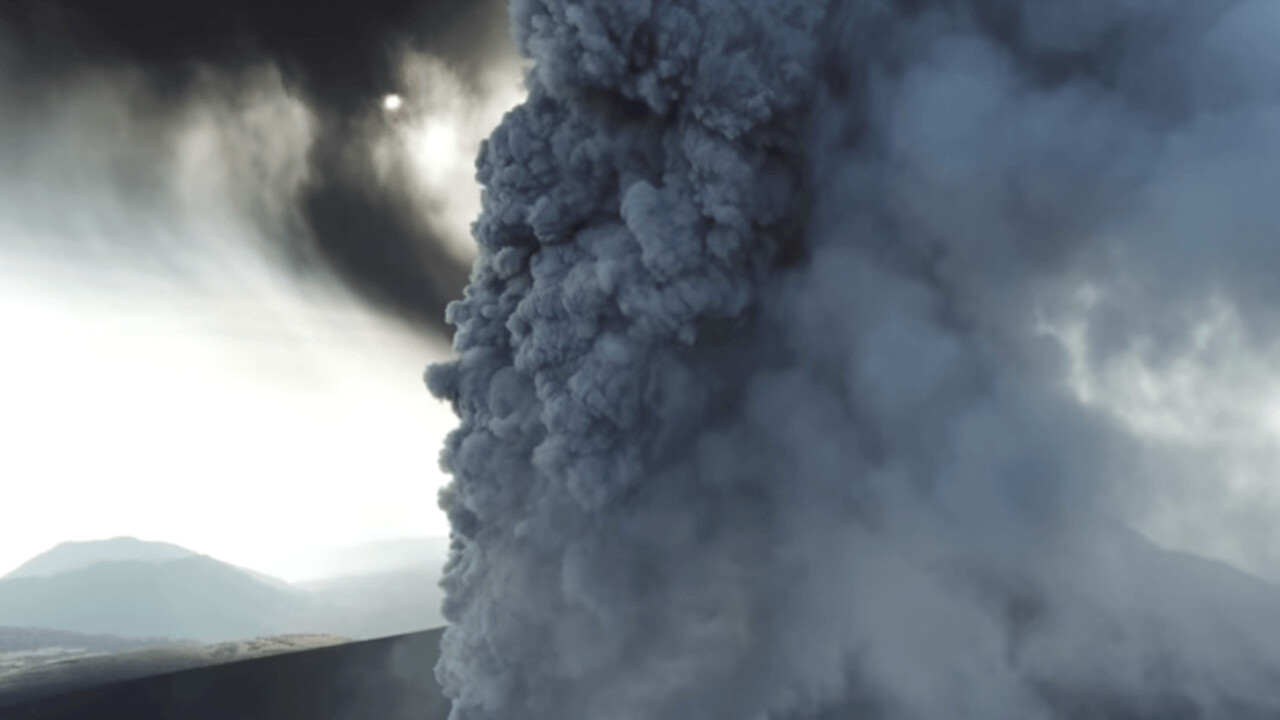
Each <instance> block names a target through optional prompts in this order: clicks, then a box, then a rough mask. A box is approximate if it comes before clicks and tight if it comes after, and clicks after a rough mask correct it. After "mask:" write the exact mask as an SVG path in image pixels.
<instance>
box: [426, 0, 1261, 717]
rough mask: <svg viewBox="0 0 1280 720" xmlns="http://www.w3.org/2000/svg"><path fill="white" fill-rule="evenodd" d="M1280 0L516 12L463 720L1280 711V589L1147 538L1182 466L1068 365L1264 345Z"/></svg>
mask: <svg viewBox="0 0 1280 720" xmlns="http://www.w3.org/2000/svg"><path fill="white" fill-rule="evenodd" d="M1260 7H1261V6H1256V4H1255V3H1239V2H1229V1H1227V0H1223V1H1222V2H1210V3H1197V4H1194V5H1192V4H1190V3H1140V2H1122V3H1104V2H1087V3H1073V4H1066V3H1054V2H1049V1H1048V0H1045V1H1043V2H1041V1H1038V0H1028V1H1027V2H997V1H992V2H976V1H975V2H944V1H941V0H940V1H938V2H927V1H926V2H898V3H891V2H871V1H867V2H849V3H814V2H802V1H799V0H797V1H795V2H789V1H787V0H776V1H774V2H753V3H733V4H730V3H715V2H710V1H708V2H693V1H688V2H677V1H675V0H672V1H671V2H658V1H654V2H647V1H641V0H636V1H634V2H613V3H603V2H588V1H582V2H572V1H571V0H563V1H553V0H527V1H522V2H516V3H514V4H513V8H512V17H513V22H514V25H515V28H516V33H517V39H518V42H519V45H520V47H521V49H522V50H523V51H524V52H525V53H526V54H527V55H529V56H530V57H531V58H532V61H533V63H534V64H533V67H532V69H531V70H530V73H529V76H528V81H527V82H528V84H529V89H530V97H529V100H528V101H527V102H526V103H525V104H524V105H523V106H521V107H520V108H518V109H517V110H515V111H514V112H512V113H511V114H510V115H508V117H507V118H506V119H505V120H504V122H503V123H502V125H501V126H500V127H499V128H498V129H497V130H496V131H495V132H494V134H493V136H492V137H491V138H490V140H489V141H488V143H487V145H486V147H485V149H484V150H483V152H482V157H481V164H480V179H481V181H482V183H483V184H484V185H485V188H486V189H485V197H484V211H483V213H482V215H481V217H480V219H479V221H478V223H477V226H476V232H477V238H478V241H479V244H480V248H481V250H480V256H479V259H478V261H477V264H476V266H475V269H474V271H473V275H472V279H471V284H470V286H469V287H468V289H467V291H466V299H465V300H463V301H461V302H459V303H456V304H454V305H452V306H451V307H450V311H449V313H450V314H449V317H450V321H451V322H453V323H455V324H456V325H457V327H458V331H457V336H456V344H455V347H456V350H457V351H458V354H459V359H458V361H457V362H455V363H451V364H447V365H442V366H437V367H435V368H433V369H432V370H431V371H430V372H429V373H428V383H429V385H430V387H431V389H432V391H433V392H434V393H436V394H437V395H439V396H441V397H445V398H448V399H450V400H451V401H452V402H453V403H454V406H455V408H456V409H457V411H458V413H459V415H460V417H461V420H462V425H461V428H460V429H459V430H458V431H457V432H456V433H455V434H454V435H453V436H452V437H451V438H450V440H449V442H448V444H447V447H446V449H445V452H444V455H443V463H444V465H445V466H446V468H448V469H449V470H450V471H451V472H452V473H453V474H454V482H453V484H452V485H451V486H450V487H449V489H448V490H446V491H445V493H444V494H443V495H442V499H441V502H442V506H443V507H444V508H445V509H446V510H447V511H448V512H449V514H450V516H451V518H452V520H453V523H454V531H455V550H454V554H453V558H452V560H451V561H450V567H449V570H448V573H447V577H446V580H445V588H446V590H447V592H448V600H447V601H446V614H447V615H448V617H449V618H450V619H451V620H452V622H453V625H452V626H451V627H450V629H449V630H448V632H447V634H446V639H445V649H444V655H443V658H442V661H441V664H440V665H439V666H438V667H437V674H438V677H439V678H440V679H441V681H442V683H443V684H444V686H445V688H446V691H447V692H448V693H449V695H450V696H451V697H452V698H453V700H454V710H453V713H454V714H453V717H454V718H455V720H472V719H479V718H490V717H493V718H499V717H523V718H553V717H554V718H594V717H604V716H608V717H617V718H637V719H638V718H659V717H679V718H720V717H749V718H820V717H840V716H843V713H850V714H852V713H854V712H856V713H861V715H852V716H866V717H889V718H932V717H964V718H992V717H1019V718H1024V717H1035V718H1048V717H1076V716H1080V715H1079V714H1080V713H1083V712H1090V710H1089V708H1093V709H1094V711H1096V712H1097V713H1101V714H1102V715H1105V716H1107V717H1146V716H1164V715H1168V714H1174V713H1181V712H1185V713H1192V714H1199V715H1200V716H1213V717H1217V716H1246V715H1247V714H1248V713H1254V714H1255V715H1256V716H1258V717H1265V716H1271V715H1274V714H1276V713H1277V712H1280V696H1277V692H1276V689H1275V687H1276V686H1275V683H1274V676H1275V672H1276V668H1277V667H1278V665H1277V663H1278V662H1280V637H1277V636H1276V634H1275V633H1274V632H1273V631H1271V630H1270V629H1267V628H1269V627H1270V623H1268V621H1267V620H1266V619H1265V618H1267V617H1270V616H1271V615H1273V614H1274V613H1275V612H1276V611H1277V608H1278V607H1280V603H1278V601H1277V600H1276V599H1275V597H1276V596H1275V592H1274V590H1272V589H1268V588H1266V586H1264V585H1260V584H1257V583H1255V582H1254V581H1252V580H1250V579H1249V578H1247V577H1245V576H1243V575H1239V574H1235V573H1233V572H1232V571H1230V570H1227V569H1225V568H1223V567H1219V566H1216V565H1213V564H1212V563H1207V561H1204V562H1203V563H1202V562H1200V561H1194V560H1191V559H1187V558H1182V557H1180V556H1176V555H1171V554H1169V553H1167V552H1165V551H1163V550H1160V549H1158V548H1156V547H1154V546H1152V545H1150V544H1148V543H1147V541H1145V540H1143V539H1142V538H1140V537H1138V536H1136V535H1134V534H1132V533H1130V532H1129V531H1128V530H1126V529H1124V525H1125V524H1126V523H1131V522H1134V521H1135V518H1136V517H1138V516H1140V515H1141V514H1142V513H1143V512H1144V510H1145V509H1147V508H1144V507H1143V506H1144V504H1146V503H1148V502H1150V501H1151V500H1152V499H1153V497H1154V495H1153V494H1152V493H1150V492H1148V491H1147V490H1144V487H1146V488H1149V487H1150V485H1149V483H1151V482H1153V481H1158V478H1159V476H1160V474H1161V473H1162V472H1165V471H1166V470H1167V467H1163V463H1164V461H1157V462H1151V457H1152V456H1151V454H1150V446H1149V444H1148V439H1146V438H1144V437H1143V436H1142V433H1141V432H1140V431H1139V429H1137V428H1135V427H1133V426H1132V424H1131V423H1128V422H1127V421H1126V420H1125V418H1124V416H1123V415H1124V413H1122V412H1119V411H1118V410H1116V409H1115V408H1108V407H1105V406H1103V405H1100V404H1099V403H1098V402H1092V401H1089V399H1088V398H1086V397H1083V396H1082V394H1081V392H1079V390H1080V388H1079V387H1075V386H1073V385H1072V375H1071V373H1072V372H1073V368H1074V369H1079V367H1080V363H1082V362H1085V363H1086V364H1087V365H1088V366H1089V367H1091V368H1105V367H1112V366H1115V364H1117V363H1124V362H1128V361H1130V360H1131V359H1132V357H1133V356H1132V351H1133V349H1134V348H1135V346H1137V345H1142V346H1143V347H1146V348H1148V352H1150V353H1152V354H1153V355H1155V356H1156V357H1157V358H1158V359H1162V360H1163V361H1164V362H1165V363H1166V364H1167V363H1169V362H1172V361H1174V360H1175V359H1176V357H1177V354H1178V352H1179V350H1180V349H1185V348H1186V347H1187V345H1186V343H1187V342H1188V338H1189V337H1190V333H1191V332H1192V330H1193V329H1194V323H1188V319H1192V320H1195V319H1198V318H1199V315H1198V314H1197V313H1199V312H1201V310H1202V308H1204V307H1205V303H1206V302H1207V301H1208V300H1210V299H1213V298H1215V297H1216V298H1221V299H1224V301H1226V302H1228V303H1230V304H1231V305H1232V307H1233V308H1235V310H1236V311H1237V312H1238V314H1239V317H1240V322H1241V328H1242V330H1241V332H1242V334H1243V336H1245V337H1249V338H1261V337H1265V336H1266V335H1267V333H1269V332H1271V330H1272V327H1273V325H1272V323H1273V322H1274V317H1275V313H1274V312H1273V311H1272V308H1273V307H1274V301H1273V298H1272V297H1271V295H1270V293H1271V290H1270V288H1271V284H1270V283H1268V282H1267V280H1266V279H1267V278H1268V277H1269V276H1270V275H1272V274H1273V270H1274V269H1275V267H1276V259H1275V258H1274V250H1273V248H1272V245H1273V243H1272V242H1270V240H1271V234H1269V233H1268V231H1267V230H1266V228H1271V227H1280V222H1277V221H1280V217H1277V216H1276V210H1275V209H1274V204H1272V203H1269V202H1267V201H1266V200H1265V199H1264V198H1265V196H1266V188H1269V187H1274V186H1275V183H1272V182H1270V180H1271V174H1272V173H1271V171H1270V170H1269V168H1270V167H1272V166H1274V165H1275V163H1272V162H1271V161H1270V160H1271V152H1270V148H1271V145H1272V144H1273V143H1272V140H1273V139H1274V138H1273V136H1274V135H1275V130H1274V128H1276V127H1280V125H1276V124H1275V123H1273V122H1271V112H1272V110H1271V107H1272V101H1271V100H1270V99H1269V98H1268V96H1267V95H1268V93H1269V92H1270V88H1269V86H1266V85H1265V83H1261V82H1259V81H1258V78H1261V77H1265V76H1266V72H1265V67H1266V66H1265V64H1263V63H1265V62H1266V61H1267V60H1266V58H1267V57H1269V56H1267V55H1266V53H1267V52H1268V51H1267V50H1266V48H1267V47H1268V46H1267V45H1266V43H1265V42H1264V39H1265V38H1267V37H1270V35H1268V33H1267V31H1266V30H1265V27H1266V25H1265V23H1266V22H1267V21H1268V18H1269V17H1270V15H1268V14H1267V11H1266V10H1264V9H1260ZM1255 16H1256V17H1255ZM1240 18H1244V19H1240ZM1250 33H1254V34H1250ZM1204 58H1210V59H1211V62H1209V61H1205V62H1201V60H1202V59H1204ZM1260 65H1261V68H1260ZM1207 67H1216V68H1221V70H1220V72H1221V73H1223V74H1224V75H1225V76H1226V77H1225V79H1223V80H1221V81H1219V79H1217V78H1213V79H1210V76H1208V75H1205V74H1203V73H1205V72H1208V70H1206V69H1205V68H1207ZM1255 70H1257V73H1258V74H1257V75H1253V74H1251V73H1253V72H1254V71H1255ZM797 245H799V246H801V247H800V249H799V250H798V251H797V249H796V246H797ZM1086 291H1087V292H1086ZM1082 293H1085V294H1089V293H1092V296H1093V298H1094V300H1093V301H1092V302H1091V303H1084V304H1081V303H1080V302H1079V298H1080V297H1081V294H1082ZM1062 327H1071V328H1074V332H1076V335H1074V336H1073V337H1075V338H1076V341H1073V342H1074V344H1071V343H1068V342H1066V341H1065V340H1063V338H1064V337H1066V335H1064V334H1063V333H1062V332H1056V331H1051V330H1046V328H1050V329H1053V328H1059V329H1060V328H1062ZM1142 339H1149V340H1150V342H1147V343H1145V344H1143V343H1139V342H1137V341H1138V340H1142ZM1241 346H1242V347H1247V346H1248V343H1247V342H1246V343H1243V344H1242V345H1241ZM1082 358H1086V359H1085V360H1082ZM1203 467H1204V468H1205V472H1206V473H1212V472H1218V471H1220V470H1221V468H1220V467H1218V465H1217V464H1215V462H1214V458H1208V459H1207V460H1206V461H1205V462H1204V463H1203ZM1182 500H1183V501H1185V500H1186V498H1183V499H1182ZM1204 587H1208V588H1210V589H1208V590H1206V589H1203V588H1204Z"/></svg>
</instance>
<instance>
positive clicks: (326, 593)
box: [298, 563, 445, 639]
mask: <svg viewBox="0 0 1280 720" xmlns="http://www.w3.org/2000/svg"><path fill="white" fill-rule="evenodd" d="M439 581H440V568H439V566H437V565H434V564H428V563H420V564H419V565H418V566H417V567H407V568H401V569H399V570H392V571H388V572H380V573H373V574H369V575H356V576H348V577H340V578H331V579H328V580H313V581H310V582H305V583H299V584H298V587H300V588H302V589H303V590H306V591H307V592H309V593H310V594H311V595H312V597H313V598H315V600H316V601H317V603H318V604H319V606H320V608H322V609H321V610H320V612H321V617H320V618H318V622H317V625H318V626H320V627H323V628H324V631H325V632H331V633H337V634H339V635H346V636H348V637H352V638H359V639H372V638H380V637H388V636H391V635H402V634H405V633H412V632H418V631H421V630H428V629H431V628H436V627H439V626H441V625H444V624H445V621H444V616H443V615H442V614H441V612H440V606H441V603H442V602H443V600H444V592H443V591H442V590H441V589H440V584H439Z"/></svg>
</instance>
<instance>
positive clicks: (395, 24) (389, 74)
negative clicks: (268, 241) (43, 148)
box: [0, 0, 509, 330]
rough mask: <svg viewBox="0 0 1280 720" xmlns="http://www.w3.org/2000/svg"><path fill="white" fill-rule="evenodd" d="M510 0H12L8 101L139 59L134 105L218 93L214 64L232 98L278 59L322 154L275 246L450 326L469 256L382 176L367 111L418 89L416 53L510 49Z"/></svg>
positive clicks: (42, 102) (160, 107)
mask: <svg viewBox="0 0 1280 720" xmlns="http://www.w3.org/2000/svg"><path fill="white" fill-rule="evenodd" d="M503 9H504V3H503V2H501V0H483V1H479V2H477V1H476V0H438V1H435V2H414V1H413V0H375V1H373V2H361V3H313V4H308V5H305V6H303V5H298V4H297V3H288V2H259V1H257V0H253V1H250V0H230V1H227V2H212V1H201V2H193V3H175V2H161V1H160V0H121V1H120V2H105V3H104V2H91V1H86V2H81V1H79V0H15V1H13V2H5V3H3V5H2V6H0V36H2V37H3V41H4V42H5V43H6V44H7V45H9V46H10V47H9V52H8V53H7V55H8V58H7V61H6V62H5V65H4V66H3V67H0V72H3V73H4V74H5V75H6V80H8V81H9V83H10V84H12V85H14V86H15V88H13V90H12V92H11V93H10V94H9V95H8V96H7V97H6V98H5V103H6V104H7V105H9V106H10V107H9V108H7V110H6V114H10V115H17V114H20V113H23V112H29V113H31V114H33V115H38V114H39V113H38V112H37V110H36V109H33V108H36V107H38V106H45V107H49V106H52V107H54V108H57V110H58V111H61V112H66V111H67V110H68V109H69V108H66V107H65V103H64V104H62V106H60V103H59V99H58V98H57V97H56V96H55V97H53V98H50V97H49V94H50V93H51V92H52V88H53V87H55V86H56V85H57V84H59V82H60V81H64V80H66V79H68V78H75V77H77V76H83V75H85V74H86V73H99V74H101V73H102V72H104V71H105V70H107V69H110V68H127V71H128V72H129V73H131V74H132V75H134V76H135V80H136V81H137V82H138V84H139V85H140V86H141V87H142V88H144V89H145V91H146V106H145V107H143V106H138V105H137V104H136V103H135V104H134V106H132V107H131V108H130V110H131V111H133V112H137V113H139V114H141V113H142V111H144V110H146V111H147V112H150V113H151V115H152V116H153V117H154V116H161V117H171V116H173V115H175V114H178V109H179V108H181V107H183V106H184V105H189V104H190V103H191V102H192V99H193V97H195V96H201V93H203V94H204V96H207V95H208V89H209V88H208V78H209V77H210V75H212V74H217V75H218V76H219V77H223V78H227V79H228V80H227V82H226V85H227V86H229V87H226V86H224V87H222V88H219V93H218V94H219V96H220V97H223V98H225V97H227V96H233V97H234V96H235V95H236V93H237V92H238V91H239V90H241V89H242V87H243V86H249V85H252V80H253V78H254V77H255V76H256V75H257V74H259V73H260V72H261V69H262V68H263V67H270V68H271V69H272V72H275V73H278V75H279V76H280V78H279V82H278V84H279V90H278V92H280V93H283V94H288V95H289V96H292V97H294V98H297V99H298V101H299V102H300V103H302V104H303V105H304V106H305V107H306V109H307V110H308V112H309V113H311V116H312V117H311V121H312V122H311V123H310V125H309V127H308V133H307V134H308V144H307V146H306V148H305V151H306V160H305V162H306V166H307V167H306V168H305V173H304V177H302V178H301V179H300V183H299V186H298V188H297V194H296V197H292V198H290V203H291V207H290V208H289V213H290V214H292V215H293V216H294V217H292V218H291V220H290V223H288V224H287V227H283V228H279V227H273V228H270V230H271V233H270V234H272V235H273V237H272V241H273V247H272V251H273V252H276V253H277V254H279V256H280V257H281V258H282V259H283V261H284V262H286V263H287V264H289V265H291V266H292V267H293V269H294V270H296V271H298V272H300V273H303V274H304V275H307V274H314V271H317V270H331V271H336V272H337V274H338V275H340V276H341V277H342V278H343V279H344V280H346V281H347V282H348V283H349V284H350V285H351V286H353V287H354V288H355V289H356V290H358V291H359V292H360V293H362V294H363V295H364V296H366V297H367V298H369V299H371V300H373V301H375V302H376V303H378V304H379V305H380V306H381V307H383V308H384V309H386V310H388V311H390V312H392V313H394V314H398V315H401V316H403V317H406V318H407V319H410V320H412V321H414V322H416V323H418V324H421V325H423V326H425V327H429V328H432V329H435V330H442V329H445V328H444V326H443V322H442V320H441V318H442V317H443V313H444V306H445V303H447V302H448V301H449V300H450V299H453V298H455V297H457V296H458V295H459V294H460V292H461V287H462V285H463V283H464V281H465V278H466V268H465V265H464V264H463V262H462V261H460V260H459V259H457V257H456V254H450V253H448V252H446V251H445V250H444V248H443V245H444V244H445V242H446V240H445V238H443V237H442V235H443V234H444V233H445V229H444V228H435V227H432V226H431V224H430V223H426V222H422V221H421V218H420V217H419V215H420V213H417V211H416V209H415V208H414V207H413V205H414V202H415V201H416V200H417V198H407V197H406V196H405V195H404V194H403V193H397V192H396V191H395V189H394V188H388V187H386V186H385V185H382V184H380V183H379V181H378V177H377V173H376V171H375V169H374V168H373V167H372V166H371V162H370V161H369V159H368V158H367V157H366V154H365V150H366V148H365V147H364V146H365V144H367V142H368V140H369V138H368V137H367V135H368V133H367V132H366V131H367V130H368V127H367V126H368V116H370V115H371V114H376V113H377V112H379V111H380V109H381V108H380V103H381V101H382V98H383V96H384V95H385V94H387V93H398V92H404V89H403V87H402V84H403V77H402V71H401V65H402V60H403V55H404V53H406V52H413V51H429V52H430V53H431V55H432V56H434V57H436V58H438V59H439V60H440V61H441V62H442V63H445V64H447V66H448V67H449V68H450V69H451V71H453V72H455V73H457V74H458V75H459V76H461V77H463V78H473V77H475V76H476V75H478V74H479V73H481V72H482V71H483V70H484V69H485V68H486V67H487V66H488V65H490V64H491V63H492V62H493V60H494V58H496V57H502V56H504V55H506V54H508V51H507V50H506V46H507V45H508V44H509V41H508V40H507V35H506V32H505V27H504V25H503V23H502V11H503ZM94 81H95V82H102V81H103V78H101V77H96V78H94ZM477 92H479V90H477ZM204 96H201V99H202V100H203V99H206V98H205V97H204ZM231 102H232V103H233V104H234V103H236V102H243V100H232V101H231ZM24 106H25V108H24ZM86 120H87V121H89V122H92V119H91V118H86ZM135 121H136V122H138V123H141V122H142V119H141V118H137V119H136V120H135ZM39 122H44V123H48V122H49V120H48V119H47V118H42V119H41V120H40V121H39ZM160 124H162V125H163V124H165V123H160ZM275 131H276V132H279V133H281V135H282V136H285V135H287V134H288V133H289V132H290V131H291V129H290V128H284V127H280V128H275ZM153 137H155V136H153ZM10 139H11V140H12V141H13V142H21V138H20V137H19V136H12V137H11V138H10ZM155 140H156V141H159V140H160V138H158V137H157V138H155ZM156 144H157V145H158V144H159V142H156ZM153 151H154V149H153ZM253 151H255V150H253V149H251V150H248V151H246V152H253ZM257 151H259V152H260V150H257ZM250 162H251V161H250ZM133 179H135V178H130V177H124V178H120V179H119V182H123V183H128V182H130V180H133ZM140 182H141V181H140ZM317 261H318V263H317Z"/></svg>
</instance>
